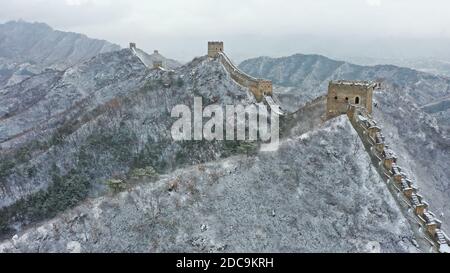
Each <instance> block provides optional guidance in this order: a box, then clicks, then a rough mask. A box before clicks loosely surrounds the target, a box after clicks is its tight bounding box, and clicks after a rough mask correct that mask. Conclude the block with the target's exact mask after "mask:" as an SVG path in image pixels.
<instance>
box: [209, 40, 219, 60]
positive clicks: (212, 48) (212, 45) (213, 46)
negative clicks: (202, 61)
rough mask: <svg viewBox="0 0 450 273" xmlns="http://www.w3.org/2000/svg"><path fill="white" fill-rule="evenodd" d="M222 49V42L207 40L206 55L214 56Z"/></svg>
mask: <svg viewBox="0 0 450 273" xmlns="http://www.w3.org/2000/svg"><path fill="white" fill-rule="evenodd" d="M222 51H223V42H221V41H220V42H217V41H212V42H208V57H211V58H215V57H217V54H219V52H222Z"/></svg>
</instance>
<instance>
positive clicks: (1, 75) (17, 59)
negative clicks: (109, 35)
mask: <svg viewBox="0 0 450 273" xmlns="http://www.w3.org/2000/svg"><path fill="white" fill-rule="evenodd" d="M119 49H120V46H118V45H115V44H112V43H109V42H107V41H103V40H97V39H91V38H88V37H87V36H86V35H83V34H78V33H72V32H63V31H58V30H53V29H52V28H51V27H50V26H48V25H46V24H44V23H27V22H24V21H11V22H8V23H5V24H0V88H1V87H2V86H7V85H11V84H15V83H18V82H20V81H22V80H23V79H26V78H28V77H30V76H32V75H36V74H38V73H40V72H42V71H43V70H44V69H57V70H64V69H66V68H68V67H70V66H72V65H75V64H79V63H82V62H84V61H87V60H89V59H90V58H92V57H94V56H96V55H98V54H100V53H104V52H110V51H115V50H119Z"/></svg>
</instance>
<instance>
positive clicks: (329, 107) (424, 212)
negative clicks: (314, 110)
mask: <svg viewBox="0 0 450 273" xmlns="http://www.w3.org/2000/svg"><path fill="white" fill-rule="evenodd" d="M130 49H131V50H132V51H133V53H134V54H135V55H136V56H137V57H138V58H140V56H139V52H138V51H137V50H136V44H134V43H130ZM208 57H209V58H211V59H218V60H219V61H220V62H221V63H222V65H223V67H224V68H225V70H226V71H227V72H228V73H229V75H230V77H231V78H232V79H233V80H234V81H235V82H236V83H238V84H239V85H241V86H243V87H245V88H248V90H249V91H250V92H251V93H252V94H253V96H254V97H255V99H256V101H257V102H264V103H266V104H267V105H269V107H270V109H271V111H272V112H274V113H275V114H278V115H287V116H291V117H292V116H299V115H301V114H302V113H303V111H302V110H303V109H306V108H311V107H314V106H316V105H320V104H323V103H325V101H326V112H325V113H323V114H322V115H321V116H320V120H321V122H324V121H326V120H329V119H332V118H335V117H337V116H339V115H346V116H347V117H348V119H349V121H350V123H351V124H352V126H353V128H354V129H355V131H356V132H357V134H358V136H359V138H360V139H361V141H362V142H363V144H364V147H365V149H366V152H367V153H368V154H369V156H370V158H371V160H372V163H373V165H374V166H375V168H376V169H377V172H378V173H379V174H380V176H381V177H382V178H383V179H384V181H385V182H386V185H387V187H388V189H389V191H390V192H391V193H392V195H393V196H394V199H395V200H396V201H397V204H398V205H399V206H400V208H401V209H402V212H403V214H404V216H405V217H406V219H407V220H408V221H409V222H410V224H411V226H412V228H413V231H414V233H415V235H416V239H418V240H419V242H418V244H420V245H421V246H423V247H425V246H426V245H428V246H429V247H430V252H431V251H432V252H440V253H450V237H448V235H446V233H445V232H444V231H443V230H442V228H441V221H440V220H439V219H437V218H436V215H435V214H434V213H433V212H432V211H431V210H430V209H429V207H428V203H427V202H426V201H425V198H424V197H423V196H422V195H420V194H419V193H418V188H417V187H416V186H415V185H414V183H413V181H412V180H411V179H410V178H409V177H408V175H407V174H406V173H405V172H403V171H402V168H401V167H400V166H399V165H398V163H397V156H396V155H395V153H394V151H393V150H392V149H391V148H390V147H389V146H388V145H387V144H386V140H385V137H384V136H383V134H382V132H381V128H380V127H379V126H378V123H377V122H376V121H375V120H374V118H373V117H372V115H371V114H372V97H373V91H374V90H375V89H376V88H378V87H379V83H372V82H366V81H344V80H341V81H331V82H330V83H329V86H328V93H327V95H326V96H321V97H318V98H316V99H314V100H313V101H311V102H309V103H307V104H306V105H305V106H304V107H302V108H300V109H299V110H297V111H295V112H292V113H284V112H283V111H282V110H281V107H280V102H279V101H278V99H277V98H276V97H275V96H274V94H273V85H272V82H271V81H270V80H267V79H259V78H255V77H252V76H250V75H248V74H246V73H245V72H243V71H241V70H240V69H239V68H238V67H237V66H236V65H234V64H233V62H232V61H231V60H230V58H229V57H228V56H227V55H226V54H225V52H224V44H223V42H221V41H212V42H208ZM140 59H141V58H140ZM141 62H142V63H144V65H146V66H147V67H150V65H149V64H146V63H145V62H144V61H143V60H142V59H141ZM152 67H153V68H154V69H161V70H164V67H163V64H162V62H158V61H155V62H154V63H153V65H152ZM415 227H417V228H415Z"/></svg>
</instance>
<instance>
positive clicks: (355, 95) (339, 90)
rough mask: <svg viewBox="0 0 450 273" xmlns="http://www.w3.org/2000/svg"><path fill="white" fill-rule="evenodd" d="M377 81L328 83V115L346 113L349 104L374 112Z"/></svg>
mask: <svg viewBox="0 0 450 273" xmlns="http://www.w3.org/2000/svg"><path fill="white" fill-rule="evenodd" d="M377 86H378V84H377V83H371V82H366V81H331V82H330V83H329V84H328V95H327V116H328V117H334V116H338V115H340V114H345V113H347V111H348V106H349V105H358V106H362V107H364V108H365V109H366V110H367V112H368V113H372V96H373V90H374V89H375V88H376V87H377Z"/></svg>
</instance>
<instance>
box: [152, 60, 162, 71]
mask: <svg viewBox="0 0 450 273" xmlns="http://www.w3.org/2000/svg"><path fill="white" fill-rule="evenodd" d="M153 68H154V69H159V68H163V62H162V61H160V60H155V61H153Z"/></svg>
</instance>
